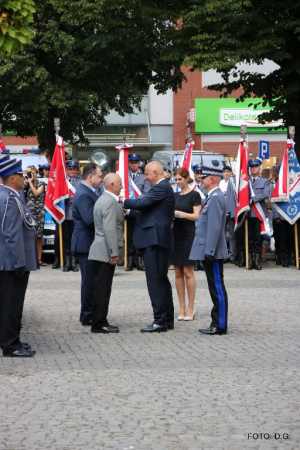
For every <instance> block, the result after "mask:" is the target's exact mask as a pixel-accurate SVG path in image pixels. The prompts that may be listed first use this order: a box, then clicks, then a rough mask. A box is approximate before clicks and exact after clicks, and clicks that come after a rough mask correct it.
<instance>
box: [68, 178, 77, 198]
mask: <svg viewBox="0 0 300 450" xmlns="http://www.w3.org/2000/svg"><path fill="white" fill-rule="evenodd" d="M67 185H68V189H69V196H70V197H72V198H73V197H74V195H75V192H76V189H75V187H74V186H73V185H72V184H71V183H70V181H69V180H67Z"/></svg>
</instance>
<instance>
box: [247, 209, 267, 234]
mask: <svg viewBox="0 0 300 450" xmlns="http://www.w3.org/2000/svg"><path fill="white" fill-rule="evenodd" d="M250 206H251V208H252V209H253V211H254V212H255V215H256V217H257V218H258V219H259V220H260V233H261V234H270V233H271V230H270V225H269V219H268V218H267V217H266V216H265V213H264V210H263V209H262V207H261V205H260V203H251V205H250Z"/></svg>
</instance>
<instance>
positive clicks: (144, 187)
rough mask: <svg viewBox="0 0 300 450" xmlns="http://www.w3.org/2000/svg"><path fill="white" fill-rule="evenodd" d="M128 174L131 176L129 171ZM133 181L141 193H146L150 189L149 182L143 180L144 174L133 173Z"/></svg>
mask: <svg viewBox="0 0 300 450" xmlns="http://www.w3.org/2000/svg"><path fill="white" fill-rule="evenodd" d="M130 176H131V178H132V173H131V172H130ZM134 183H135V185H136V186H137V187H138V188H139V190H140V191H141V194H147V192H148V191H149V189H150V184H149V181H148V180H145V175H144V174H143V173H140V172H136V173H135V177H134Z"/></svg>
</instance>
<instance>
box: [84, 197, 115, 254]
mask: <svg viewBox="0 0 300 450" xmlns="http://www.w3.org/2000/svg"><path fill="white" fill-rule="evenodd" d="M94 223H95V239H94V242H93V243H92V245H91V248H90V252H89V259H92V260H94V261H102V262H107V263H108V262H109V261H110V259H111V258H112V257H115V256H120V255H121V254H122V251H123V246H124V243H123V238H124V213H123V210H122V208H121V207H120V205H119V204H118V202H117V201H116V200H115V198H114V197H113V196H112V195H111V194H109V193H108V192H104V193H103V194H102V195H101V197H99V198H98V200H97V202H96V203H95V206H94Z"/></svg>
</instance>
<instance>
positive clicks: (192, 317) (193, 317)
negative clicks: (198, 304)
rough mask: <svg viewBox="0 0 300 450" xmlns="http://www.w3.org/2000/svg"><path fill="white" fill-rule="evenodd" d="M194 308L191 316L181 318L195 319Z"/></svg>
mask: <svg viewBox="0 0 300 450" xmlns="http://www.w3.org/2000/svg"><path fill="white" fill-rule="evenodd" d="M195 314H196V310H195V309H194V311H193V314H192V315H191V316H185V318H184V319H183V320H194V319H195Z"/></svg>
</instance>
